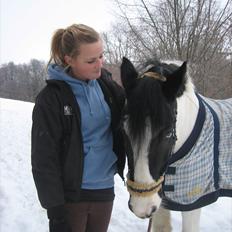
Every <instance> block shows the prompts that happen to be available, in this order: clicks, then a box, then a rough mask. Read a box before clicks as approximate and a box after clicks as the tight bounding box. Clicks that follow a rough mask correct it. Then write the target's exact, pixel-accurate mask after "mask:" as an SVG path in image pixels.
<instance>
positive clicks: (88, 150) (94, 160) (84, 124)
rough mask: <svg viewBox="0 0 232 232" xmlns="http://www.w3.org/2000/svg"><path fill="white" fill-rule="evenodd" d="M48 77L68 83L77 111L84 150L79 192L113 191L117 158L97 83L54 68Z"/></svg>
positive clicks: (107, 115)
mask: <svg viewBox="0 0 232 232" xmlns="http://www.w3.org/2000/svg"><path fill="white" fill-rule="evenodd" d="M48 75H49V78H50V79H55V80H62V81H65V82H67V83H68V84H69V85H70V86H71V88H72V91H73V93H74V95H75V97H76V100H77V102H78V105H79V107H80V111H81V130H82V136H83V147H84V171H83V179H82V188H83V189H105V188H111V187H113V186H114V174H115V172H116V161H117V157H116V155H115V153H114V152H113V140H112V132H111V128H110V123H111V114H110V109H109V107H108V105H107V103H106V102H105V100H104V95H103V93H102V90H101V87H100V86H99V84H98V82H97V80H90V81H88V83H87V82H85V81H81V80H78V79H76V78H73V77H71V76H69V75H68V74H67V73H66V72H65V71H64V69H63V68H62V67H60V66H58V65H55V64H52V65H49V67H48ZM77 155H78V154H77Z"/></svg>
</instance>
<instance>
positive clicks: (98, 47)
mask: <svg viewBox="0 0 232 232" xmlns="http://www.w3.org/2000/svg"><path fill="white" fill-rule="evenodd" d="M65 58H66V62H67V63H68V64H69V65H70V67H71V71H72V75H74V77H76V78H78V79H81V80H94V79H97V78H99V77H100V76H101V68H102V64H103V44H102V41H101V40H99V41H97V42H95V43H86V44H82V45H81V46H80V52H79V55H78V56H77V57H75V58H72V57H69V56H66V57H65Z"/></svg>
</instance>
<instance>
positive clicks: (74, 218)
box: [66, 201, 113, 232]
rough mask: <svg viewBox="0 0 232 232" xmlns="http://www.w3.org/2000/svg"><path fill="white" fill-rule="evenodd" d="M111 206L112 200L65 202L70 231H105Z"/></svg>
mask: <svg viewBox="0 0 232 232" xmlns="http://www.w3.org/2000/svg"><path fill="white" fill-rule="evenodd" d="M112 208H113V201H107V202H80V203H68V204H66V209H67V210H68V213H69V217H68V220H69V223H70V225H71V228H72V232H106V231H107V229H108V226H109V222H110V217H111V212H112Z"/></svg>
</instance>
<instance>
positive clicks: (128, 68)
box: [121, 57, 138, 91]
mask: <svg viewBox="0 0 232 232" xmlns="http://www.w3.org/2000/svg"><path fill="white" fill-rule="evenodd" d="M137 77H138V73H137V71H136V69H135V67H134V65H133V64H132V63H131V62H130V60H129V59H127V58H126V57H123V59H122V64H121V80H122V85H123V87H124V88H125V90H126V91H130V90H131V89H132V88H133V87H134V84H135V80H136V78H137Z"/></svg>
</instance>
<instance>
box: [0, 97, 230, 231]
mask: <svg viewBox="0 0 232 232" xmlns="http://www.w3.org/2000/svg"><path fill="white" fill-rule="evenodd" d="M32 109H33V103H28V102H23V101H15V100H9V99H2V98H0V231H1V232H13V231H14V232H37V231H41V232H48V221H47V216H46V211H45V210H44V209H43V208H41V206H40V204H39V201H38V198H37V193H36V189H35V186H34V182H33V178H32V174H31V164H30V133H31V113H32ZM115 183H116V186H115V191H116V198H115V202H114V208H113V213H112V218H111V222H110V226H109V232H142V231H144V232H145V231H147V226H148V220H146V219H139V218H137V217H136V216H134V215H133V213H132V212H130V210H129V209H128V207H127V201H128V193H127V191H126V187H125V186H124V183H123V182H122V181H121V179H120V178H119V177H118V176H116V177H115ZM172 219H173V220H172V226H173V231H174V232H179V231H181V214H180V212H172ZM201 231H202V232H211V231H214V232H227V231H228V232H229V231H230V232H231V231H232V199H230V198H220V199H219V200H218V201H217V202H216V203H214V204H211V205H209V206H207V207H205V208H203V209H202V216H201Z"/></svg>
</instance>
